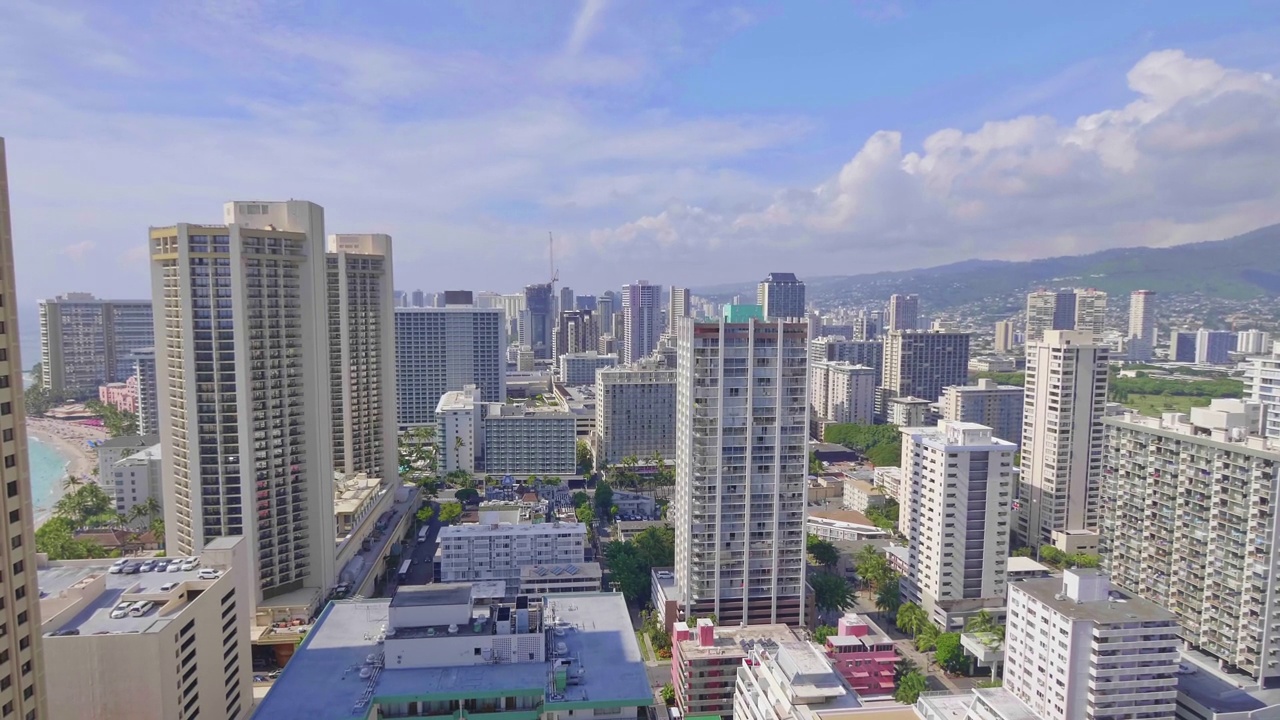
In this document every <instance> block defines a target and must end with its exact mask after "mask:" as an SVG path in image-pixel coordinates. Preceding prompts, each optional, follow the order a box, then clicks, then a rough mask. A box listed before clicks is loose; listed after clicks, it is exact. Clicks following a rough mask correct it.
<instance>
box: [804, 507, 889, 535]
mask: <svg viewBox="0 0 1280 720" xmlns="http://www.w3.org/2000/svg"><path fill="white" fill-rule="evenodd" d="M809 519H810V520H826V521H828V522H837V523H849V524H851V525H866V526H867V527H869V528H873V529H877V530H878V529H879V528H876V524H875V523H873V522H871V520H869V519H867V516H866V515H863V514H862V513H860V512H858V511H857V510H813V511H810V513H809Z"/></svg>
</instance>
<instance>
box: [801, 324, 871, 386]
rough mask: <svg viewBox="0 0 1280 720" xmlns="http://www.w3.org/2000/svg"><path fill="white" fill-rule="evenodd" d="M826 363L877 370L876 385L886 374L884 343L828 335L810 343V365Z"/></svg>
mask: <svg viewBox="0 0 1280 720" xmlns="http://www.w3.org/2000/svg"><path fill="white" fill-rule="evenodd" d="M824 361H831V362H847V363H852V364H854V365H865V366H866V367H869V368H871V369H872V370H875V373H876V384H877V385H879V384H880V378H881V377H882V376H883V374H884V342H883V341H882V340H848V339H846V338H842V337H837V336H835V335H828V336H825V337H820V338H814V339H812V340H810V341H809V364H810V365H812V364H813V363H819V362H824Z"/></svg>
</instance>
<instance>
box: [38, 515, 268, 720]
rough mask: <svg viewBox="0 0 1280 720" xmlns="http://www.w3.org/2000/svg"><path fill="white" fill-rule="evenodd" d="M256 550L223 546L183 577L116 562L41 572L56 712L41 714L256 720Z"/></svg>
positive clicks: (239, 543) (236, 541)
mask: <svg viewBox="0 0 1280 720" xmlns="http://www.w3.org/2000/svg"><path fill="white" fill-rule="evenodd" d="M248 546H249V543H248V541H247V540H246V539H245V538H238V537H223V538H216V539H213V540H211V541H209V542H208V543H207V544H206V545H205V546H204V551H203V552H202V553H201V554H200V557H199V565H198V566H197V567H194V568H191V569H189V570H184V571H179V572H160V573H157V572H151V573H141V574H132V575H131V574H124V573H112V572H110V570H111V561H110V560H102V561H97V562H86V561H66V562H54V563H49V564H48V565H46V566H43V567H41V568H40V572H39V575H40V589H41V591H42V592H41V593H40V594H41V596H42V597H41V600H40V615H41V618H42V620H41V623H40V631H41V632H42V633H43V634H44V649H43V652H42V656H43V660H44V664H45V668H46V670H45V672H46V675H47V678H48V679H47V681H46V682H47V684H48V686H49V714H48V715H47V716H46V715H43V714H42V715H40V717H50V718H138V720H173V718H197V717H198V718H201V720H203V718H217V719H218V720H234V719H235V718H245V717H248V713H249V711H250V708H252V707H253V681H252V678H251V676H250V667H251V663H250V659H251V653H250V647H249V618H250V608H251V607H252V604H253V592H254V590H253V583H254V580H255V578H254V573H253V569H252V567H253V558H252V556H251V555H250V549H249V547H248ZM138 562H141V559H139V560H138ZM177 562H178V561H177V560H175V561H174V563H175V564H176V563H177ZM32 574H33V575H34V574H35V573H34V572H33V573H32ZM28 717H33V716H30V715H29V716H28Z"/></svg>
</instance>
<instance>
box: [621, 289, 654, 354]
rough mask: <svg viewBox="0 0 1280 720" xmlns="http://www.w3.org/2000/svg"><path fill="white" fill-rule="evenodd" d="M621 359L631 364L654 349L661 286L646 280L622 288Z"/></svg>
mask: <svg viewBox="0 0 1280 720" xmlns="http://www.w3.org/2000/svg"><path fill="white" fill-rule="evenodd" d="M622 318H623V328H622V357H621V360H622V362H624V363H633V362H636V361H637V360H639V359H640V358H642V357H646V356H647V355H648V354H649V353H651V352H653V349H654V348H655V347H657V346H658V338H659V337H661V336H662V286H661V285H650V284H649V281H648V280H641V281H640V282H638V283H632V284H630V285H623V286H622Z"/></svg>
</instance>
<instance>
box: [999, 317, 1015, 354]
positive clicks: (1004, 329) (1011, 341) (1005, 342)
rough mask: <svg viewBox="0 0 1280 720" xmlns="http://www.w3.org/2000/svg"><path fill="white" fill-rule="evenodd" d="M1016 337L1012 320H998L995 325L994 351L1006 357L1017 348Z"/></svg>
mask: <svg viewBox="0 0 1280 720" xmlns="http://www.w3.org/2000/svg"><path fill="white" fill-rule="evenodd" d="M1017 345H1018V343H1017V335H1016V333H1015V328H1014V324H1013V321H1012V320H1000V321H998V322H997V323H996V337H995V341H994V342H993V347H994V349H995V351H996V352H997V353H998V354H1000V355H1007V354H1009V353H1011V352H1013V349H1014V348H1015V347H1017Z"/></svg>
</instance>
